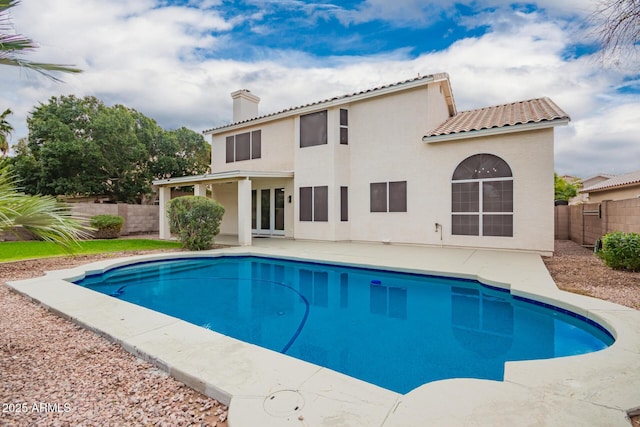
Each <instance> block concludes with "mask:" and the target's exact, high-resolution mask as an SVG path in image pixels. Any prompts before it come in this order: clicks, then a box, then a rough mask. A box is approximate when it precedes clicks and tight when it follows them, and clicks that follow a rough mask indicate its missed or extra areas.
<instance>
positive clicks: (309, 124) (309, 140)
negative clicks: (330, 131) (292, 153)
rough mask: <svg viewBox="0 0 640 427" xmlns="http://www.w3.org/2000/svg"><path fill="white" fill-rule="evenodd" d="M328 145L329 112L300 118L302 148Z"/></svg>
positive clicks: (320, 112)
mask: <svg viewBox="0 0 640 427" xmlns="http://www.w3.org/2000/svg"><path fill="white" fill-rule="evenodd" d="M326 143H327V110H324V111H318V112H317V113H311V114H306V115H304V116H300V147H311V146H313V145H322V144H326Z"/></svg>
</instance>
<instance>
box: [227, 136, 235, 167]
mask: <svg viewBox="0 0 640 427" xmlns="http://www.w3.org/2000/svg"><path fill="white" fill-rule="evenodd" d="M226 145H227V148H226V152H227V156H226V157H227V163H233V162H235V160H236V150H235V146H236V144H235V138H234V137H233V136H228V137H227V144H226Z"/></svg>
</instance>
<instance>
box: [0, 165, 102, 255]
mask: <svg viewBox="0 0 640 427" xmlns="http://www.w3.org/2000/svg"><path fill="white" fill-rule="evenodd" d="M82 222H83V218H80V217H77V216H74V215H73V214H72V213H71V210H70V208H69V207H68V206H67V205H64V204H62V203H59V202H58V201H56V199H55V198H54V197H51V196H32V195H28V194H24V193H21V192H19V191H18V189H17V187H16V183H15V179H14V177H13V176H12V175H11V174H9V173H8V172H7V170H6V168H4V169H0V232H3V231H4V232H7V231H9V232H14V233H16V235H18V236H19V237H20V230H26V231H29V232H31V233H32V234H33V235H34V236H36V237H38V238H40V239H42V240H45V241H49V242H53V243H56V244H59V245H61V246H63V247H65V248H67V249H70V250H72V249H73V244H75V243H77V242H78V241H79V240H81V239H84V238H88V237H90V234H89V231H90V230H92V229H91V228H90V227H87V226H85V225H83V224H82Z"/></svg>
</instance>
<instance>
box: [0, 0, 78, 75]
mask: <svg viewBox="0 0 640 427" xmlns="http://www.w3.org/2000/svg"><path fill="white" fill-rule="evenodd" d="M19 3H20V1H19V0H0V65H11V66H16V67H24V68H27V69H30V70H34V71H37V72H39V73H40V74H42V75H44V76H46V77H49V78H50V79H53V80H56V81H59V79H58V78H57V77H55V76H54V75H52V74H51V73H50V72H51V71H60V72H64V73H81V72H82V70H80V69H78V68H73V67H71V66H68V65H61V64H46V63H42V62H33V61H27V60H25V59H22V58H20V55H21V54H23V53H28V52H30V51H33V50H35V49H37V47H38V45H37V44H36V43H35V42H34V41H33V40H31V39H30V38H28V37H25V36H23V35H20V34H15V33H14V30H13V26H12V25H11V21H10V19H9V18H10V13H9V12H10V9H11V8H12V7H15V6H17V5H18V4H19Z"/></svg>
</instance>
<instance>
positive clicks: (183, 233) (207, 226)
mask: <svg viewBox="0 0 640 427" xmlns="http://www.w3.org/2000/svg"><path fill="white" fill-rule="evenodd" d="M222 215H224V207H223V206H222V205H221V204H220V203H218V202H216V201H215V200H212V199H209V198H207V197H202V196H182V197H176V198H175V199H173V200H170V201H169V203H168V206H167V216H168V217H169V228H170V230H171V233H174V234H177V235H178V238H179V239H180V242H182V245H183V246H184V247H185V248H187V249H189V250H192V251H199V250H203V249H211V247H212V246H213V239H214V237H215V236H217V235H218V233H220V221H221V220H222Z"/></svg>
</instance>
